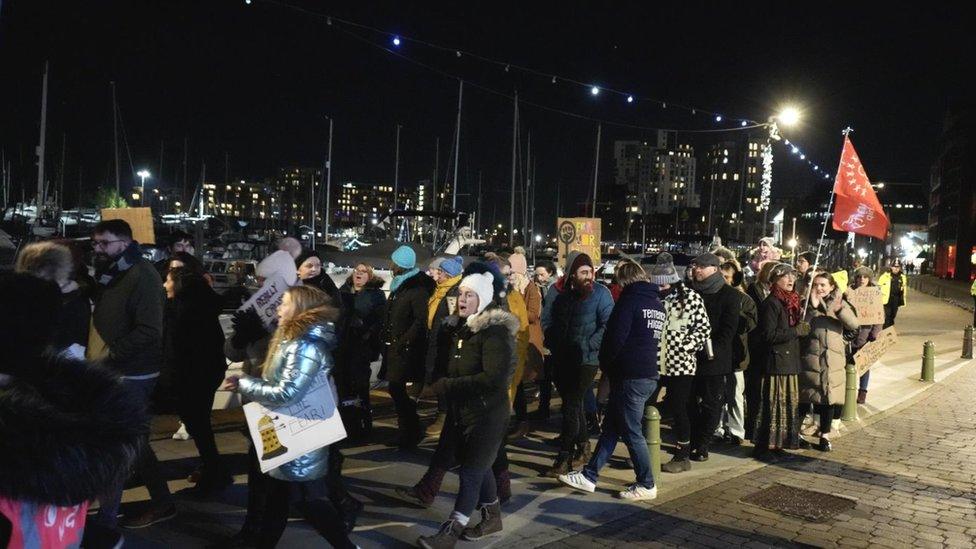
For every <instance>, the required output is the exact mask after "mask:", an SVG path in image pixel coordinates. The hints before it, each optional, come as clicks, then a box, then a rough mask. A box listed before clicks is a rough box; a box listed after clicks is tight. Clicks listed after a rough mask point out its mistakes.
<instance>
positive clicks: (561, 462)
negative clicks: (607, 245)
mask: <svg viewBox="0 0 976 549" xmlns="http://www.w3.org/2000/svg"><path fill="white" fill-rule="evenodd" d="M552 290H553V291H550V292H549V293H547V294H546V302H545V305H544V309H543V313H542V329H543V331H544V333H545V342H546V345H547V347H548V348H549V350H550V351H551V352H552V361H553V373H554V378H555V382H556V388H557V389H558V390H559V394H560V396H562V399H563V423H562V429H561V434H560V436H561V437H562V441H561V443H560V450H559V454H558V455H557V456H556V461H555V463H554V464H553V466H552V467H551V468H550V469H549V470H548V471H546V473H545V476H547V477H551V478H558V477H559V475H564V474H566V473H568V472H569V471H570V470H575V469H578V468H580V467H582V466H583V465H584V464H586V463H587V462H588V461H589V460H590V441H589V432H588V429H587V426H586V414H585V412H584V410H583V396H584V393H585V392H586V391H587V390H588V389H589V388H590V385H591V384H592V383H593V378H594V377H595V376H596V370H597V368H598V366H599V363H600V362H599V354H600V343H601V342H602V341H603V332H604V331H605V330H606V325H607V321H608V320H609V319H610V312H611V311H612V310H613V297H612V296H611V295H610V290H608V289H607V288H606V286H603V285H602V284H596V283H594V269H593V261H592V260H591V259H590V256H588V255H586V254H584V253H580V252H577V251H572V252H569V254H567V256H566V275H565V276H564V277H563V278H561V279H559V281H558V282H556V284H554V285H553V287H552Z"/></svg>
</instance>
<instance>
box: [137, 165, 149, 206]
mask: <svg viewBox="0 0 976 549" xmlns="http://www.w3.org/2000/svg"><path fill="white" fill-rule="evenodd" d="M136 175H138V176H139V179H141V180H142V205H143V206H145V205H146V180H147V179H149V177H150V176H152V174H151V173H149V170H139V171H138V172H136ZM132 198H133V199H135V196H133V197H132Z"/></svg>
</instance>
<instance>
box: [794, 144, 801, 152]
mask: <svg viewBox="0 0 976 549" xmlns="http://www.w3.org/2000/svg"><path fill="white" fill-rule="evenodd" d="M799 152H800V149H798V148H797V146H796V145H793V154H799Z"/></svg>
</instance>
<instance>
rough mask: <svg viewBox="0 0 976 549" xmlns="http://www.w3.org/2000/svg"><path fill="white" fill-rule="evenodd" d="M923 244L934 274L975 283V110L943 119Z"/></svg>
mask: <svg viewBox="0 0 976 549" xmlns="http://www.w3.org/2000/svg"><path fill="white" fill-rule="evenodd" d="M929 240H930V242H931V243H932V245H933V247H934V250H933V254H932V255H933V257H932V258H931V259H932V260H934V274H936V275H937V276H940V277H944V278H953V279H956V280H972V279H973V278H974V277H976V107H973V106H971V105H967V106H964V107H959V108H955V109H952V110H951V111H950V112H949V114H948V115H947V116H946V119H945V124H944V127H943V132H942V139H941V142H940V144H939V152H938V155H937V156H936V160H935V163H934V164H933V166H932V171H931V177H930V180H929Z"/></svg>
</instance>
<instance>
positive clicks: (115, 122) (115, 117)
mask: <svg viewBox="0 0 976 549" xmlns="http://www.w3.org/2000/svg"><path fill="white" fill-rule="evenodd" d="M111 84H112V136H113V137H112V143H113V146H112V153H113V155H114V156H115V193H116V194H121V193H122V190H121V186H120V185H119V109H118V106H117V103H116V102H115V81H114V80H113V81H112V82H111Z"/></svg>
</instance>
